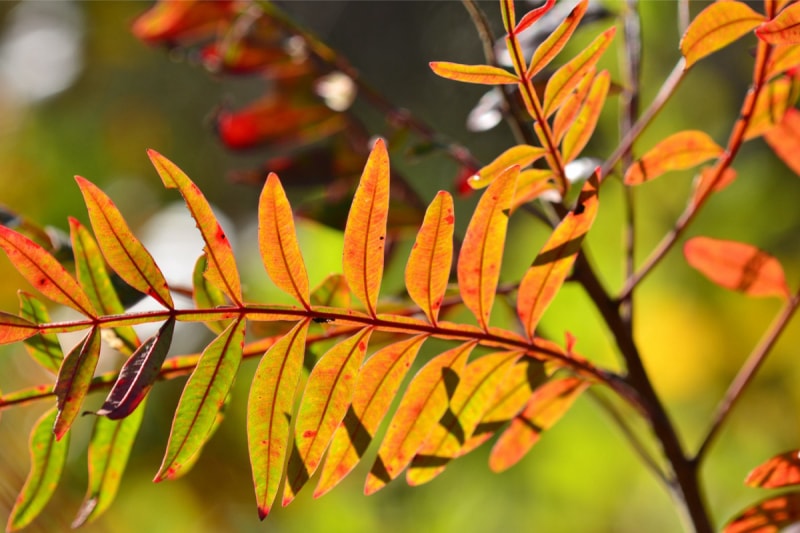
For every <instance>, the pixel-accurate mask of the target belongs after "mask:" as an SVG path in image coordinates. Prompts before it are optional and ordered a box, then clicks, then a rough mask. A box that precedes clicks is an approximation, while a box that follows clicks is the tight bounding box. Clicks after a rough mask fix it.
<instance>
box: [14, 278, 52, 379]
mask: <svg viewBox="0 0 800 533" xmlns="http://www.w3.org/2000/svg"><path fill="white" fill-rule="evenodd" d="M18 297H19V315H20V318H23V319H25V320H29V321H31V322H32V323H34V324H47V323H49V322H50V313H48V312H47V307H45V305H44V304H43V303H42V302H40V301H39V300H38V299H36V298H35V297H34V296H31V295H30V294H28V293H27V292H25V291H19V293H18ZM3 327H4V324H3V320H2V317H1V316H0V328H3ZM25 348H26V349H27V350H28V353H29V354H30V356H31V357H32V358H33V360H34V361H36V362H37V363H39V365H41V366H42V368H46V369H47V370H49V371H50V372H52V373H54V374H58V369H59V368H61V363H62V361H64V353H63V352H62V351H61V344H60V343H59V342H58V336H57V335H56V334H55V333H40V334H39V335H34V336H32V337H29V338H27V339H25Z"/></svg>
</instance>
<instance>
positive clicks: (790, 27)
mask: <svg viewBox="0 0 800 533" xmlns="http://www.w3.org/2000/svg"><path fill="white" fill-rule="evenodd" d="M756 35H758V38H759V39H761V40H762V41H765V42H768V43H769V44H798V43H800V4H792V5H790V6H789V7H787V8H786V9H784V10H783V11H781V12H780V13H778V16H777V17H775V18H774V19H772V20H768V21H767V22H764V23H763V24H761V26H759V27H758V28H756Z"/></svg>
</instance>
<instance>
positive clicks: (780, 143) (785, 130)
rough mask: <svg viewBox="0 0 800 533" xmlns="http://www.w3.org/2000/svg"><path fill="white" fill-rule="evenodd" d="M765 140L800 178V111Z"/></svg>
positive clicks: (786, 116)
mask: <svg viewBox="0 0 800 533" xmlns="http://www.w3.org/2000/svg"><path fill="white" fill-rule="evenodd" d="M796 5H800V4H796ZM764 140H765V141H767V144H768V145H769V146H770V148H772V151H773V152H775V155H777V156H778V157H779V158H780V159H781V161H783V162H784V163H785V164H786V166H787V167H789V168H790V169H792V171H793V172H794V173H795V174H797V175H799V176H800V111H798V110H797V109H795V108H790V109H788V110H787V111H786V113H784V115H783V120H781V122H780V124H778V125H777V126H775V127H774V128H772V129H771V130H769V131H767V132H766V133H765V134H764Z"/></svg>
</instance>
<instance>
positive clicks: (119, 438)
mask: <svg viewBox="0 0 800 533" xmlns="http://www.w3.org/2000/svg"><path fill="white" fill-rule="evenodd" d="M143 418H144V402H142V403H141V404H139V408H138V409H136V410H134V411H133V413H131V414H130V415H129V416H128V417H126V418H125V419H123V420H111V419H109V418H105V417H100V418H98V419H97V421H96V422H95V424H94V430H93V431H92V438H91V440H90V441H89V458H88V463H89V486H88V488H87V490H86V496H85V497H84V499H83V503H82V504H81V507H80V509H79V510H78V513H77V515H76V517H75V520H74V521H73V522H72V527H73V528H77V527H80V526H82V525H84V524H87V523H89V522H91V521H93V520H94V519H96V518H97V517H98V516H100V515H101V514H102V513H103V512H105V510H106V509H108V507H109V506H110V505H111V503H112V502H113V501H114V498H115V497H116V495H117V490H118V489H119V484H120V481H122V474H123V473H124V472H125V467H126V466H127V464H128V457H129V456H130V453H131V449H132V448H133V442H134V441H135V440H136V435H137V434H138V433H139V427H140V426H141V424H142V419H143Z"/></svg>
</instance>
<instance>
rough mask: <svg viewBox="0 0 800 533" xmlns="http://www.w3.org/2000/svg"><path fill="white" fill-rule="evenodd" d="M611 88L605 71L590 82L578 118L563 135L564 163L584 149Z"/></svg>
mask: <svg viewBox="0 0 800 533" xmlns="http://www.w3.org/2000/svg"><path fill="white" fill-rule="evenodd" d="M610 86H611V76H610V75H609V73H608V71H607V70H603V71H601V72H600V73H599V74H597V76H595V78H594V80H593V81H592V86H591V87H590V88H589V94H588V95H587V96H586V99H585V100H584V101H583V105H582V106H581V110H580V111H579V112H578V116H577V117H576V118H575V120H574V122H573V123H572V127H571V128H569V129H568V130H567V132H566V134H565V135H564V142H563V143H562V144H561V151H562V154H563V158H564V161H565V162H569V161H572V160H573V159H575V158H576V157H578V155H579V154H580V153H581V151H582V150H583V149H584V147H586V143H587V142H589V139H590V138H591V137H592V134H593V133H594V129H595V127H596V126H597V120H598V119H599V118H600V112H601V111H602V110H603V105H605V103H606V97H607V96H608V89H609V87H610Z"/></svg>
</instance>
